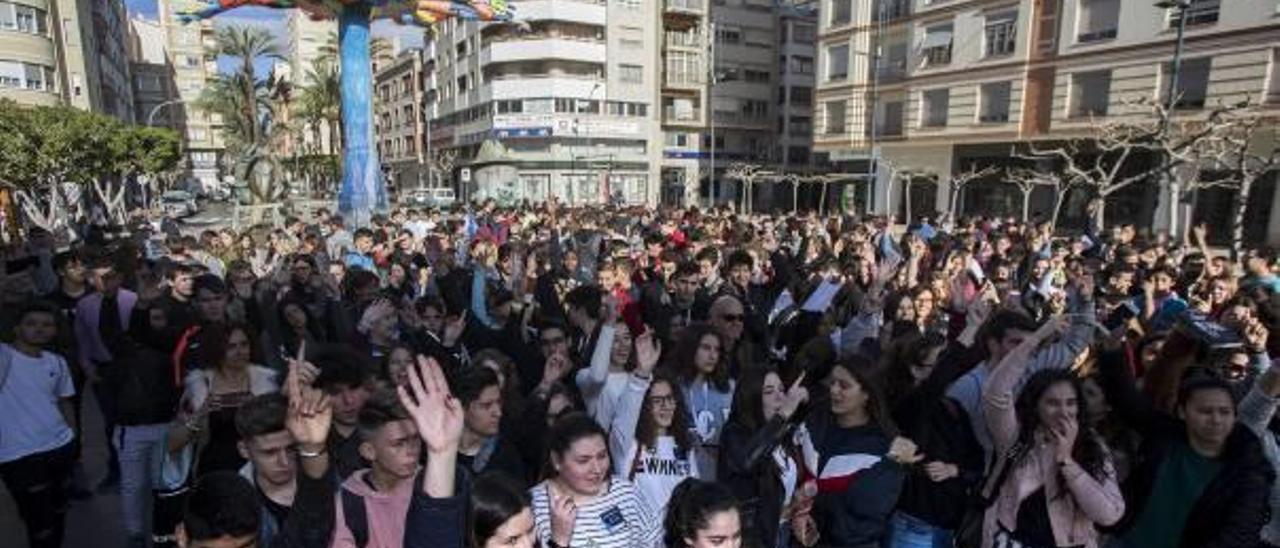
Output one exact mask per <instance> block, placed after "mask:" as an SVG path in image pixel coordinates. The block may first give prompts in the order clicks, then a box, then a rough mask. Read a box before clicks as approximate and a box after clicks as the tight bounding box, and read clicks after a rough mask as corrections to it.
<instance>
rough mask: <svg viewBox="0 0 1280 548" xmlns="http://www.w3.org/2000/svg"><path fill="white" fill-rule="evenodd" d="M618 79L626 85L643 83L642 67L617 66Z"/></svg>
mask: <svg viewBox="0 0 1280 548" xmlns="http://www.w3.org/2000/svg"><path fill="white" fill-rule="evenodd" d="M618 79H619V80H621V81H622V82H623V83H627V84H640V83H643V82H644V67H642V66H640V65H618Z"/></svg>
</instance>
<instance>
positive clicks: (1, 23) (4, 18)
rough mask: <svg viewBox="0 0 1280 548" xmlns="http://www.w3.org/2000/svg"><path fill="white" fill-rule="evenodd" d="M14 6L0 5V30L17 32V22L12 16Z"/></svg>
mask: <svg viewBox="0 0 1280 548" xmlns="http://www.w3.org/2000/svg"><path fill="white" fill-rule="evenodd" d="M14 7H15V6H14V5H13V4H9V3H0V29H4V30H17V28H18V20H17V19H16V18H15V15H14Z"/></svg>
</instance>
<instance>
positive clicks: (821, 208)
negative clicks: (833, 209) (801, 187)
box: [818, 181, 828, 215]
mask: <svg viewBox="0 0 1280 548" xmlns="http://www.w3.org/2000/svg"><path fill="white" fill-rule="evenodd" d="M827 185H828V183H827V182H826V181H823V182H822V195H821V196H818V215H826V214H827V188H828V187H827Z"/></svg>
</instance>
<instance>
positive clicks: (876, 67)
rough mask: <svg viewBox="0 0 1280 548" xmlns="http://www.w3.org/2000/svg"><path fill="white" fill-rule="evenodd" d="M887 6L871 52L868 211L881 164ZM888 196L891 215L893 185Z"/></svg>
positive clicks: (880, 15) (881, 13) (883, 5)
mask: <svg viewBox="0 0 1280 548" xmlns="http://www.w3.org/2000/svg"><path fill="white" fill-rule="evenodd" d="M887 4H888V3H887V2H881V3H880V10H879V12H878V13H876V44H875V48H873V49H872V50H871V132H870V134H869V138H868V139H867V146H868V147H869V148H868V149H867V189H868V190H869V191H870V193H871V196H868V198H867V205H866V207H867V209H868V211H870V210H872V209H874V207H875V206H874V205H873V202H874V201H875V200H874V198H875V190H874V188H875V183H876V164H877V163H879V157H878V155H877V154H876V106H877V105H879V104H880V100H879V94H880V53H881V51H882V50H883V48H884V44H883V42H882V38H883V37H884V20H885V8H886V6H887ZM886 195H887V196H888V200H887V201H888V203H887V204H885V210H886V211H885V213H886V214H889V213H892V212H890V211H888V210H889V209H890V208H891V206H892V204H893V183H890V184H889V191H888V192H886Z"/></svg>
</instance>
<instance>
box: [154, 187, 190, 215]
mask: <svg viewBox="0 0 1280 548" xmlns="http://www.w3.org/2000/svg"><path fill="white" fill-rule="evenodd" d="M160 201H161V202H162V203H163V204H164V214H165V215H167V216H169V217H175V218H184V217H190V216H192V215H195V214H196V213H198V212H199V211H200V206H199V205H197V204H196V197H195V195H194V194H191V193H190V192H187V191H185V190H170V191H169V192H166V193H164V194H162V195H161V196H160Z"/></svg>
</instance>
